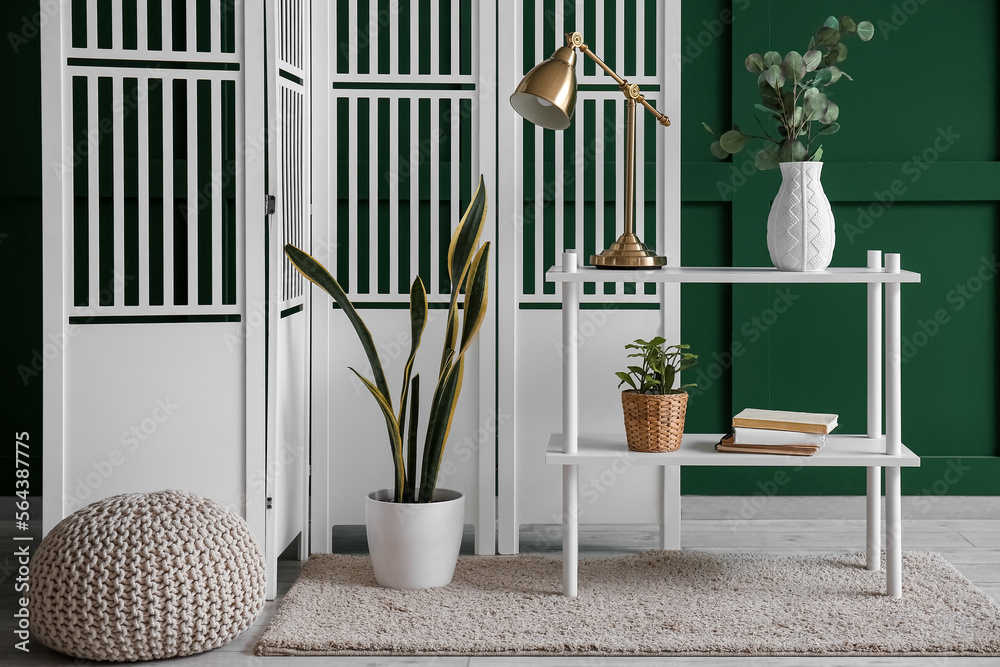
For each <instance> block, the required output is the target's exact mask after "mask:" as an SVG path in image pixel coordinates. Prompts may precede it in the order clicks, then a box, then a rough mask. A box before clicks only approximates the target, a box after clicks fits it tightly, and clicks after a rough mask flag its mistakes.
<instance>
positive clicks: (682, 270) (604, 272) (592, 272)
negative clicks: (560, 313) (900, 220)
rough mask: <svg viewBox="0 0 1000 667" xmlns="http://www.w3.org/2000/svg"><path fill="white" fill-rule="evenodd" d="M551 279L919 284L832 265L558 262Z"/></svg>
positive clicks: (906, 275) (907, 275)
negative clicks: (570, 265) (572, 266)
mask: <svg viewBox="0 0 1000 667" xmlns="http://www.w3.org/2000/svg"><path fill="white" fill-rule="evenodd" d="M545 279H546V280H548V281H549V282H557V283H562V282H578V283H580V282H587V283H589V282H613V283H632V282H637V283H793V284H802V283H817V284H822V283H919V282H920V274H919V273H914V272H913V271H900V272H899V273H886V272H885V271H884V270H883V269H868V268H864V267H831V268H828V269H826V270H824V271H779V270H778V269H776V268H774V267H773V266H769V267H752V266H665V267H663V268H661V269H598V268H596V267H593V266H581V267H579V268H578V269H577V270H576V271H575V272H572V273H565V272H564V271H563V270H562V266H559V265H556V266H553V267H552V268H551V269H549V270H548V271H546V273H545Z"/></svg>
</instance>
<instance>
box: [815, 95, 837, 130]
mask: <svg viewBox="0 0 1000 667" xmlns="http://www.w3.org/2000/svg"><path fill="white" fill-rule="evenodd" d="M839 115H840V107H838V106H837V103H836V102H834V101H833V100H831V101H830V103H829V104H827V105H826V111H825V112H824V113H823V115H822V116H820V117H819V119H818V120H819V122H821V123H823V125H831V124H832V123H833V122H834V121H835V120H837V117H838V116H839Z"/></svg>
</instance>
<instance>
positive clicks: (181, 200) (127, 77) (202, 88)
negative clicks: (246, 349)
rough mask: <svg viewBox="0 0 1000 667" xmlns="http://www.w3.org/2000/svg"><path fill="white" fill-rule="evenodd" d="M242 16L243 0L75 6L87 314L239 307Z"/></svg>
mask: <svg viewBox="0 0 1000 667" xmlns="http://www.w3.org/2000/svg"><path fill="white" fill-rule="evenodd" d="M241 11H242V9H241V8H240V7H237V6H236V4H235V3H234V2H232V1H230V2H193V1H191V2H187V3H184V2H173V3H171V2H169V0H164V1H163V2H154V1H150V2H142V1H139V2H136V1H134V0H133V1H132V2H127V1H126V2H121V3H119V2H115V3H111V2H96V1H87V2H83V1H79V0H78V1H74V2H73V3H72V17H73V21H72V30H71V31H70V35H68V40H69V42H70V44H71V46H70V47H69V48H68V54H69V57H68V61H67V65H68V67H67V75H66V78H65V85H66V87H67V90H66V98H67V99H68V100H70V101H71V104H72V112H71V114H69V120H68V122H69V123H70V124H71V126H72V127H71V128H70V130H71V132H70V133H68V134H69V136H72V141H73V143H72V146H68V147H67V161H68V163H69V167H70V170H71V172H72V182H73V209H72V219H73V222H72V226H73V246H72V248H73V249H72V257H71V260H72V271H71V275H72V283H73V288H72V290H71V295H70V298H71V300H72V303H71V304H70V313H71V317H73V316H77V318H78V321H79V317H80V316H90V317H94V316H116V315H126V316H133V315H153V316H159V315H170V316H176V315H198V314H202V315H204V314H212V315H222V316H227V315H228V316H230V317H235V316H236V314H237V313H239V312H240V310H241V309H240V304H239V302H240V300H241V299H242V295H241V294H240V293H239V291H240V290H239V289H238V286H239V284H240V280H241V276H242V271H243V267H242V258H241V253H240V252H239V249H240V248H242V247H243V229H242V225H241V224H239V222H238V221H239V220H240V219H241V215H242V211H241V208H242V206H241V204H240V203H239V202H240V197H239V193H238V189H239V188H240V187H241V186H240V185H239V184H240V183H241V182H242V179H243V174H242V166H241V165H242V162H241V158H242V156H239V155H237V150H238V148H237V136H238V132H239V131H240V127H239V126H240V124H241V123H242V112H241V111H239V107H240V106H242V103H241V100H242V97H243V92H242V74H241V72H240V62H239V59H238V58H237V57H236V56H235V55H233V54H234V52H235V51H236V47H237V43H236V40H237V37H236V34H235V25H236V22H237V21H241V16H242V15H241ZM71 321H73V320H71ZM80 323H83V322H80Z"/></svg>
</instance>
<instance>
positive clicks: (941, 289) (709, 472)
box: [681, 0, 1000, 495]
mask: <svg viewBox="0 0 1000 667" xmlns="http://www.w3.org/2000/svg"><path fill="white" fill-rule="evenodd" d="M830 14H836V15H838V16H840V15H842V14H849V15H851V16H852V17H854V18H855V19H856V20H859V21H860V20H862V19H867V20H870V21H872V22H873V23H874V24H875V28H876V31H875V36H874V38H873V39H872V40H871V41H870V42H867V43H862V42H860V41H858V40H854V41H852V42H850V43H849V46H850V53H849V57H848V59H847V61H845V63H844V68H843V69H844V70H845V71H847V72H848V73H850V74H851V75H852V76H853V77H854V79H855V80H854V81H853V82H852V81H847V80H845V79H842V80H841V81H840V82H838V83H837V84H836V86H834V87H833V88H832V90H833V95H832V97H833V98H834V99H835V100H836V102H837V103H838V104H839V105H840V110H841V115H840V119H839V122H840V123H841V126H842V128H843V129H842V131H841V132H840V133H838V134H836V135H833V136H831V137H827V138H826V139H825V141H824V142H823V145H824V151H825V152H824V162H825V166H824V170H823V183H824V187H825V189H826V192H827V194H828V196H829V197H830V199H831V201H832V202H833V209H834V214H835V216H836V218H837V248H836V251H835V253H834V257H833V265H834V266H838V265H839V266H861V265H864V264H865V262H866V251H867V250H868V249H878V250H882V251H884V252H899V253H902V260H903V268H905V269H910V270H914V271H918V272H920V273H921V274H922V277H923V279H922V282H921V283H920V284H919V285H907V286H904V287H903V306H902V330H903V337H904V343H903V354H904V365H903V440H904V442H905V443H906V444H907V445H908V446H909V447H910V448H911V449H913V450H914V451H915V452H917V453H918V454H919V455H920V456H921V457H922V466H921V468H920V469H918V470H914V469H908V470H907V471H906V472H905V474H904V475H903V490H904V492H905V493H931V494H937V495H940V494H945V493H947V494H955V495H966V494H989V495H995V494H997V493H1000V456H998V455H1000V448H998V446H997V437H996V434H995V432H996V408H997V382H996V372H997V360H996V324H995V321H996V312H997V294H998V291H997V290H996V284H995V280H994V278H995V276H996V273H995V268H994V262H993V260H994V257H995V253H996V250H997V245H996V231H995V230H996V225H997V203H996V200H997V199H1000V189H998V188H997V185H996V184H997V182H998V180H997V176H1000V169H998V168H997V165H996V164H994V162H993V161H994V160H995V159H996V154H997V131H996V114H995V107H996V102H997V43H996V18H997V16H996V14H997V8H996V5H995V3H993V2H991V1H988V0H976V1H975V2H973V1H970V2H967V3H963V11H962V12H957V11H955V7H954V6H953V5H951V4H948V3H929V2H921V1H920V0H910V1H909V2H898V1H896V0H892V1H889V0H878V1H875V2H872V1H867V2H863V3H862V2H850V1H847V2H837V3H829V2H821V3H802V2H795V1H793V0H771V1H770V2H768V1H766V0H765V1H762V0H753V1H752V2H749V1H747V0H733V2H731V3H730V2H685V3H684V8H683V26H682V30H683V42H684V47H685V54H684V55H685V57H686V59H687V60H686V62H685V64H684V67H683V75H682V86H683V107H682V113H683V123H682V126H681V133H682V149H683V154H682V160H683V163H684V164H683V171H682V174H683V176H682V179H683V180H682V191H683V199H684V201H683V204H682V207H683V208H682V211H683V214H682V220H683V222H682V225H683V253H684V261H685V263H686V264H702V263H716V262H721V263H726V262H728V261H730V260H731V261H732V262H733V264H734V265H744V266H752V265H768V264H769V263H770V262H769V259H768V254H767V248H766V245H765V225H766V219H767V213H768V210H769V208H770V203H771V197H772V196H773V194H774V193H775V192H776V191H777V188H778V185H779V182H780V177H779V175H778V174H777V173H776V172H755V170H754V168H753V162H752V155H753V152H752V151H744V153H741V154H738V155H736V156H735V162H734V163H720V162H718V161H717V160H716V159H715V158H713V157H712V156H711V154H710V153H709V151H708V144H709V141H710V139H711V137H710V136H709V135H708V134H707V133H706V132H705V131H704V129H703V128H702V127H701V126H700V121H705V122H707V123H708V124H709V125H710V126H712V127H713V128H714V129H716V130H717V131H721V130H720V128H723V129H728V128H729V127H730V126H731V124H732V123H733V122H734V121H735V122H736V123H739V124H740V125H741V126H742V127H743V128H756V127H757V124H756V121H755V120H754V119H753V118H752V116H753V115H754V114H755V113H756V112H755V111H754V110H753V103H754V102H756V101H758V100H757V99H756V97H757V93H756V76H757V75H754V74H750V73H748V72H747V71H746V70H745V68H744V65H743V61H744V59H745V58H746V56H747V55H748V54H749V53H752V52H760V53H763V52H764V51H767V50H772V49H773V50H776V51H779V52H781V53H786V52H787V51H789V50H792V49H797V50H799V51H805V49H806V46H807V44H808V39H809V37H810V35H811V34H812V32H813V31H814V30H815V29H816V28H817V27H818V26H819V25H820V24H821V23H822V22H823V20H824V19H825V18H826V16H828V15H830ZM730 17H732V18H731V20H730ZM720 27H722V28H724V30H722V31H721V34H719V36H718V37H714V36H713V39H711V40H710V39H708V37H706V35H710V34H712V33H713V32H716V33H717V32H720V31H719V30H718V28H720ZM713 28H714V29H715V30H713ZM932 52H933V53H936V54H937V55H936V56H933V57H931V56H930V55H929V54H931V53H932ZM962 63H975V65H974V66H968V67H967V66H963V65H962ZM942 81H947V82H948V83H947V85H939V84H940V82H942ZM981 267H983V268H982V275H979V272H980V268H981ZM963 290H964V291H963ZM791 296H792V297H797V298H795V300H794V302H793V304H792V306H791V307H790V308H789V309H788V312H787V313H785V314H782V315H780V316H778V317H777V318H776V319H775V320H774V321H773V323H771V324H764V323H763V322H762V319H763V318H762V316H763V314H765V313H766V312H767V311H768V309H769V308H770V307H771V304H772V303H773V301H774V299H776V298H778V297H779V293H778V290H776V289H773V288H770V287H768V286H736V287H732V288H728V287H715V286H685V287H684V289H683V292H682V304H683V305H682V308H683V335H684V339H685V342H688V343H691V344H692V346H693V347H696V348H697V351H698V352H699V353H700V354H701V359H702V361H703V362H705V363H703V364H702V367H701V369H700V370H701V371H702V372H703V373H704V374H703V375H701V376H700V377H699V379H698V381H699V382H702V383H706V382H707V389H706V391H704V392H703V393H702V395H700V396H698V397H696V399H695V400H693V401H692V403H691V407H690V408H689V410H690V413H691V416H690V428H691V429H692V430H707V431H712V430H718V429H719V428H720V424H721V423H723V422H724V420H725V419H727V418H728V417H729V416H730V415H731V414H732V413H733V412H734V411H738V410H740V409H742V408H743V407H748V406H755V407H772V408H784V409H792V410H813V411H821V412H837V413H839V414H840V416H841V419H840V424H841V430H842V431H844V432H864V430H865V423H866V422H865V381H864V373H865V368H866V360H865V354H866V352H865V349H866V348H865V291H864V287H863V286H801V287H794V288H793V294H792V295H791ZM767 319H770V317H768V318H767ZM716 327H721V328H724V329H726V330H727V332H731V337H730V336H723V337H720V336H719V334H718V332H717V331H716V330H715V329H716ZM765 328H766V330H765ZM736 342H739V343H741V344H742V345H743V346H744V348H745V352H744V353H743V354H742V355H741V356H740V357H739V358H738V359H736V360H735V362H734V363H729V362H728V360H727V358H726V353H727V352H728V351H729V349H730V345H731V344H733V343H736ZM730 367H731V369H729V368H730ZM727 369H729V370H727ZM710 374H711V375H710ZM717 374H719V375H720V377H719V378H718V379H713V377H714V376H715V375H717ZM703 386H704V385H703ZM949 469H950V470H952V471H957V472H958V473H960V474H958V475H957V481H955V480H956V474H955V473H953V474H949V475H947V476H946V475H945V473H946V472H948V471H949ZM775 472H776V470H773V469H772V470H759V469H732V470H720V469H690V470H689V469H685V471H684V477H683V489H684V492H685V493H741V494H744V493H769V492H773V491H777V492H778V493H831V494H838V493H863V491H864V484H865V478H864V472H863V471H861V470H855V469H844V470H838V469H822V470H799V471H793V470H790V469H786V470H785V472H786V473H787V481H784V480H786V477H783V476H780V475H779V476H778V477H777V478H776V477H775ZM774 479H780V480H782V481H783V482H784V483H783V484H781V485H775V484H773V483H771V482H773V480H774ZM776 487H777V488H776Z"/></svg>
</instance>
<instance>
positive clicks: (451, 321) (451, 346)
mask: <svg viewBox="0 0 1000 667" xmlns="http://www.w3.org/2000/svg"><path fill="white" fill-rule="evenodd" d="M457 346H458V289H457V286H456V289H454V290H453V291H452V293H451V303H449V304H448V323H447V325H446V326H445V331H444V347H443V348H442V350H441V369H440V370H441V373H444V369H445V367H446V365H447V362H446V361H445V360H446V359H447V358H448V357H449V356H451V355H453V354H455V348H456V347H457Z"/></svg>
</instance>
